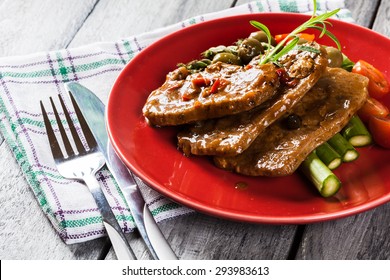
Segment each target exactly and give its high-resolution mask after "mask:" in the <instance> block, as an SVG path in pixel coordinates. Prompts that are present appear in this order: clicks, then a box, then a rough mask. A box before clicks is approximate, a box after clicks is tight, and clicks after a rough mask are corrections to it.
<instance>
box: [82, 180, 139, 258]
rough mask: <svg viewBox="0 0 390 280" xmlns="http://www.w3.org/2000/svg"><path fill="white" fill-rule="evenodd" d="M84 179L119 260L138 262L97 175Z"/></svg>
mask: <svg viewBox="0 0 390 280" xmlns="http://www.w3.org/2000/svg"><path fill="white" fill-rule="evenodd" d="M83 179H84V182H85V184H86V185H87V186H88V188H89V190H90V192H91V194H92V196H93V198H94V199H95V202H96V204H97V206H98V209H99V210H100V213H101V215H102V218H103V224H104V227H105V228H106V231H107V235H108V237H109V238H110V240H111V244H112V247H113V248H114V251H115V254H116V256H117V258H118V260H136V257H135V255H134V252H133V250H132V249H131V248H130V245H129V242H128V241H127V239H126V237H125V235H124V234H123V232H122V228H121V227H120V225H119V224H118V221H117V220H116V218H115V215H114V213H113V212H112V210H111V207H110V205H109V204H108V201H107V199H106V197H105V196H104V194H103V191H102V189H101V187H100V184H99V182H98V180H96V177H95V175H94V174H88V175H86V176H84V178H83Z"/></svg>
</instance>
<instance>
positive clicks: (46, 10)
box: [0, 0, 97, 56]
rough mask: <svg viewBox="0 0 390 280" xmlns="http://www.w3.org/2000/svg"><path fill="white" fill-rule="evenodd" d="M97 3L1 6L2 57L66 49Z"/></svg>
mask: <svg viewBox="0 0 390 280" xmlns="http://www.w3.org/2000/svg"><path fill="white" fill-rule="evenodd" d="M96 2H97V0H85V1H78V0H69V1H56V0H42V1H14V0H5V1H4V3H3V4H2V5H1V6H0V18H1V19H2V25H1V28H0V38H1V40H0V56H11V55H19V54H27V53H32V52H38V51H48V50H54V49H59V48H63V47H65V46H66V45H67V44H68V43H69V42H70V41H71V40H72V38H73V37H74V35H75V34H76V33H77V31H78V30H79V28H80V26H81V25H82V24H83V22H84V20H85V19H86V18H87V17H88V14H89V13H90V11H91V10H92V9H93V7H94V5H95V4H96Z"/></svg>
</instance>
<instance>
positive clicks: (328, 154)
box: [316, 142, 342, 170]
mask: <svg viewBox="0 0 390 280" xmlns="http://www.w3.org/2000/svg"><path fill="white" fill-rule="evenodd" d="M316 153H317V156H318V157H319V159H320V160H321V161H322V162H323V163H324V164H325V165H326V166H327V167H328V168H329V169H331V170H334V169H336V168H337V167H339V166H340V164H341V162H342V159H341V156H340V154H339V153H338V152H336V151H335V149H333V148H332V146H331V145H329V143H328V142H325V143H323V144H322V145H320V146H319V147H317V149H316Z"/></svg>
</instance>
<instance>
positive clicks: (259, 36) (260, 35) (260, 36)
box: [249, 31, 276, 46]
mask: <svg viewBox="0 0 390 280" xmlns="http://www.w3.org/2000/svg"><path fill="white" fill-rule="evenodd" d="M249 38H253V39H256V40H257V41H259V42H260V43H268V37H267V35H266V34H265V32H264V31H256V32H252V33H251V34H250V35H249ZM271 45H272V46H276V41H275V38H274V37H271Z"/></svg>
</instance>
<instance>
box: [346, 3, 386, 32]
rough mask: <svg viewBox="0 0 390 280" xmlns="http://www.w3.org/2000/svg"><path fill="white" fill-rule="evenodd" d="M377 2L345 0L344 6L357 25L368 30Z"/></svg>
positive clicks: (374, 15)
mask: <svg viewBox="0 0 390 280" xmlns="http://www.w3.org/2000/svg"><path fill="white" fill-rule="evenodd" d="M379 2H380V0H371V1H363V0H345V6H346V8H348V9H349V10H351V13H352V17H353V18H354V20H355V21H356V23H357V24H359V25H361V26H364V27H369V28H370V27H372V22H373V21H374V19H375V17H376V13H375V12H376V8H377V6H378V4H379ZM382 2H383V1H382Z"/></svg>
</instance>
